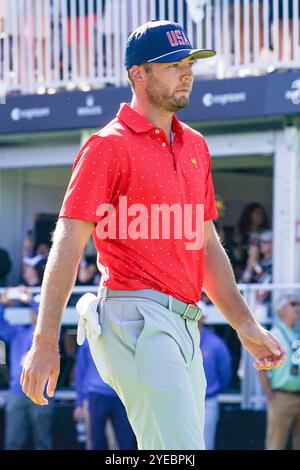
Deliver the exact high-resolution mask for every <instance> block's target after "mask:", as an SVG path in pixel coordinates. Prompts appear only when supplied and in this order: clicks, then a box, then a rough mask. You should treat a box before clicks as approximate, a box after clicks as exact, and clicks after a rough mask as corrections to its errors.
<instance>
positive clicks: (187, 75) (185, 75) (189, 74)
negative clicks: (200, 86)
mask: <svg viewBox="0 0 300 470" xmlns="http://www.w3.org/2000/svg"><path fill="white" fill-rule="evenodd" d="M193 76H194V74H193V70H192V68H191V67H190V66H186V67H184V69H183V70H182V73H181V78H182V79H183V80H186V79H188V80H192V79H193Z"/></svg>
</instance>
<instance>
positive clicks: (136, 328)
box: [120, 302, 145, 354]
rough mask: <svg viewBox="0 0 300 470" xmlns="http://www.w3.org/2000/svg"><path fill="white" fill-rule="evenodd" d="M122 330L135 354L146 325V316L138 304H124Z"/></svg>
mask: <svg viewBox="0 0 300 470" xmlns="http://www.w3.org/2000/svg"><path fill="white" fill-rule="evenodd" d="M122 309H123V310H122V317H121V322H120V330H121V334H122V337H123V341H124V343H125V345H126V346H127V347H128V348H129V349H130V350H131V351H132V352H133V353H134V354H135V352H136V349H137V344H138V341H139V339H140V336H141V334H142V332H143V330H144V327H145V317H144V315H143V314H142V313H141V311H140V310H139V309H138V307H137V306H136V304H131V303H130V302H128V303H126V304H123V306H122Z"/></svg>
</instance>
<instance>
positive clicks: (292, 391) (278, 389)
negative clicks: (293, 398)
mask: <svg viewBox="0 0 300 470" xmlns="http://www.w3.org/2000/svg"><path fill="white" fill-rule="evenodd" d="M273 392H280V393H292V394H293V395H300V390H283V389H282V388H275V389H274V390H273Z"/></svg>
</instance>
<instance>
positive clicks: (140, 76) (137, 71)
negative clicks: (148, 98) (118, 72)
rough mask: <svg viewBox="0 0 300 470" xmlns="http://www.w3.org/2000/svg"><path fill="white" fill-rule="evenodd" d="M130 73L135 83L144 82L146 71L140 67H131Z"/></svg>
mask: <svg viewBox="0 0 300 470" xmlns="http://www.w3.org/2000/svg"><path fill="white" fill-rule="evenodd" d="M129 73H130V76H131V78H132V80H133V81H134V82H142V81H144V79H145V71H144V70H143V69H142V67H141V66H139V65H134V66H133V67H131V69H130V71H129Z"/></svg>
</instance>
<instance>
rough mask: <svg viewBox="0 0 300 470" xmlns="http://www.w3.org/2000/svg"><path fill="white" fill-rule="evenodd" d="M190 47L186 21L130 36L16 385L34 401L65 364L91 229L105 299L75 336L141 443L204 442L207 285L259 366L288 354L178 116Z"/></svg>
mask: <svg viewBox="0 0 300 470" xmlns="http://www.w3.org/2000/svg"><path fill="white" fill-rule="evenodd" d="M214 54H215V53H214V51H211V50H203V49H193V48H192V46H191V44H190V42H189V40H188V38H187V36H186V33H185V32H184V31H183V29H182V28H181V26H180V25H178V24H177V23H172V22H169V21H151V22H149V23H146V24H144V25H142V26H140V27H139V28H138V29H137V30H136V31H134V32H133V33H132V34H131V36H130V37H129V38H128V42H127V48H126V60H125V63H126V69H127V71H128V78H129V81H130V83H131V86H132V90H133V98H132V102H131V104H130V105H128V104H123V105H122V106H121V107H120V110H119V112H118V114H117V116H116V118H115V119H114V120H113V121H112V122H110V123H109V124H108V125H107V126H106V127H105V128H104V129H102V130H101V131H100V132H99V133H98V134H96V135H94V136H92V137H91V139H89V141H88V142H87V143H86V145H85V146H84V147H83V148H82V150H81V151H80V153H79V155H78V157H77V159H76V161H75V164H74V171H73V175H72V179H71V182H70V184H69V187H68V190H67V193H66V196H65V200H64V203H63V206H62V209H61V212H60V219H59V221H58V224H57V228H56V231H55V236H54V243H53V248H52V251H51V254H50V256H49V261H48V265H47V269H46V273H45V277H44V283H43V287H42V297H41V310H40V314H39V317H38V325H37V327H36V333H35V337H34V341H33V346H32V348H31V350H30V352H29V354H28V356H27V359H26V362H25V365H24V369H23V373H22V377H21V383H22V386H23V390H24V392H25V393H26V394H27V395H28V396H29V397H30V398H31V399H32V400H33V401H34V402H35V403H38V404H40V405H45V404H47V400H46V398H45V397H44V396H43V390H44V386H45V383H46V382H47V380H48V379H49V381H48V387H47V394H48V395H49V396H52V395H53V393H54V389H55V386H56V382H57V377H58V373H59V356H58V352H57V339H58V332H59V325H60V319H61V315H62V312H63V310H64V307H65V305H66V301H67V298H68V296H69V293H70V291H71V289H72V287H73V285H74V281H75V277H76V271H77V266H78V262H79V260H80V257H81V254H82V251H83V249H84V246H85V244H86V242H87V240H88V238H89V236H90V235H91V233H93V237H94V241H95V245H96V248H97V251H98V265H99V268H100V269H101V271H102V274H103V276H102V285H101V288H100V290H99V299H97V298H96V297H95V296H92V295H91V294H86V296H83V298H82V299H80V301H79V303H78V311H79V313H80V315H81V317H80V321H79V328H78V340H79V342H80V343H81V342H82V341H83V337H84V335H85V334H86V335H87V337H88V340H89V345H90V349H91V353H92V356H93V359H94V361H95V364H96V366H97V368H98V370H99V372H100V374H101V376H102V378H103V379H104V380H105V381H106V382H108V383H109V384H110V385H111V386H112V387H113V388H114V389H115V390H116V392H117V394H118V395H119V396H120V398H121V400H122V401H123V403H124V405H125V407H126V411H127V414H128V418H129V420H130V423H131V425H132V428H133V430H134V432H135V434H136V437H137V441H138V445H139V449H169V450H170V449H182V450H187V449H203V448H204V441H203V424H204V398H205V387H206V381H205V375H204V371H203V365H202V358H201V353H200V349H199V331H198V328H197V320H198V319H199V318H200V316H201V310H200V309H199V307H198V306H197V302H198V301H199V299H200V296H201V290H202V288H204V290H205V291H206V293H207V294H208V296H209V297H210V298H211V300H212V301H213V302H214V303H215V304H216V305H217V307H218V308H219V309H220V310H221V311H222V313H223V314H224V316H225V317H226V318H227V320H228V321H229V323H230V324H231V326H232V327H233V328H235V329H236V331H237V333H238V335H239V338H240V340H241V342H242V344H243V345H244V346H245V347H246V348H247V349H248V351H250V353H251V354H252V355H253V356H254V357H255V359H256V363H255V367H257V368H269V367H277V366H278V365H280V363H282V361H284V359H285V351H284V349H283V348H282V346H281V345H280V343H279V341H278V340H277V339H276V338H275V337H274V336H272V335H271V334H270V333H269V332H268V331H266V330H265V329H263V328H262V327H261V326H260V325H259V324H258V323H257V322H256V321H255V319H254V318H253V316H252V314H251V312H250V311H249V308H248V306H247V305H246V304H245V302H244V300H243V298H242V297H241V295H240V293H239V291H238V289H237V287H236V284H235V282H234V277H233V274H232V270H231V267H230V264H229V261H228V259H227V256H226V254H225V252H224V250H223V248H222V246H221V244H220V243H219V240H218V237H217V235H216V233H215V230H214V227H213V223H212V219H213V218H214V217H216V216H217V211H216V208H215V202H214V191H213V184H212V179H211V165H210V155H209V151H208V148H207V145H206V143H205V140H204V138H203V137H202V136H201V134H199V133H198V132H196V131H194V130H193V129H191V128H190V127H189V126H187V125H185V124H183V123H181V122H179V121H178V119H177V118H176V116H175V115H174V113H175V112H176V111H178V110H179V109H181V108H183V107H185V106H187V104H188V102H189V95H190V92H191V88H192V83H193V71H192V68H193V63H194V61H195V60H196V59H203V58H207V57H210V56H212V55H214Z"/></svg>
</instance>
